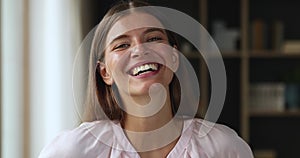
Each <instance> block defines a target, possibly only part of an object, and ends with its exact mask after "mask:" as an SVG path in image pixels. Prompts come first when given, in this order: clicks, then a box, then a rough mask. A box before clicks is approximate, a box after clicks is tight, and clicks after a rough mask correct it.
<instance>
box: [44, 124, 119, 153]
mask: <svg viewBox="0 0 300 158" xmlns="http://www.w3.org/2000/svg"><path fill="white" fill-rule="evenodd" d="M99 127H100V128H99ZM112 135H113V132H112V127H111V123H110V121H95V122H90V123H82V124H81V125H80V126H79V127H77V128H75V129H73V130H70V131H64V132H62V133H60V134H59V135H58V136H56V138H55V139H53V140H52V142H51V143H50V144H48V145H47V146H46V147H45V148H44V149H43V150H42V151H41V153H40V156H39V158H45V157H47V158H50V157H98V156H99V155H101V154H106V155H108V153H106V152H108V151H109V149H110V147H109V145H106V144H105V143H103V142H104V141H106V139H108V138H111V137H112ZM95 149H98V150H95ZM99 151H101V153H100V152H99Z"/></svg>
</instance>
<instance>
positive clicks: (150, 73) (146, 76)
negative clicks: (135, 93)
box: [133, 69, 160, 79]
mask: <svg viewBox="0 0 300 158" xmlns="http://www.w3.org/2000/svg"><path fill="white" fill-rule="evenodd" d="M159 70H160V69H158V70H156V71H151V72H148V73H145V74H141V75H138V76H133V77H134V78H138V79H142V78H148V77H152V76H154V75H156V74H157V73H158V72H159Z"/></svg>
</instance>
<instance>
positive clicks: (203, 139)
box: [191, 119, 253, 158]
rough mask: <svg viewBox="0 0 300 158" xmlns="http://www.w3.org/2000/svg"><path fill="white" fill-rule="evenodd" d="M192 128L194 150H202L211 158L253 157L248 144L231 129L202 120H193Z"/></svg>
mask: <svg viewBox="0 0 300 158" xmlns="http://www.w3.org/2000/svg"><path fill="white" fill-rule="evenodd" d="M191 126H192V128H191V130H193V131H192V137H191V139H192V140H191V142H193V146H194V148H195V147H196V148H201V149H202V150H203V151H204V152H206V155H208V156H209V157H226V158H227V157H230V158H236V157H243V158H248V157H249V158H252V157H253V155H252V151H251V149H250V147H249V146H248V144H247V143H246V142H245V141H244V140H243V139H242V138H241V137H239V136H238V134H237V133H236V132H235V131H234V130H232V129H231V128H229V127H227V126H225V125H221V124H217V123H211V122H208V121H204V120H202V119H193V121H192V124H191Z"/></svg>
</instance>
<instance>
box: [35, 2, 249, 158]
mask: <svg viewBox="0 0 300 158" xmlns="http://www.w3.org/2000/svg"><path fill="white" fill-rule="evenodd" d="M143 6H148V5H147V4H145V3H141V2H130V3H127V2H120V3H119V4H117V5H115V6H114V7H112V8H111V9H110V10H109V11H108V13H107V14H106V16H105V17H104V18H103V20H102V21H101V22H100V24H99V25H98V26H97V29H96V32H95V34H94V39H93V42H92V48H91V55H90V67H89V73H90V74H89V83H88V96H87V102H86V104H85V115H84V118H83V123H82V124H81V125H80V126H79V127H78V128H76V129H74V130H72V131H68V132H64V133H62V134H61V135H59V136H58V137H57V138H56V139H55V140H53V142H52V143H51V144H49V145H48V146H47V147H46V148H44V149H43V151H42V152H41V154H40V157H41V158H42V157H97V158H98V157H99V158H102V157H141V158H148V157H155V158H156V157H162V158H163V157H170V158H173V157H184V158H187V157H208V158H210V157H218V158H220V157H226V158H227V157H229V158H238V157H243V158H248V157H249V158H250V157H253V156H252V152H251V149H250V148H249V146H248V145H247V144H246V143H245V142H244V141H243V140H242V139H241V138H240V137H239V136H238V135H237V134H236V133H235V132H234V131H233V130H231V129H229V128H228V127H226V126H223V125H219V124H212V123H209V122H208V121H203V120H201V119H195V118H189V117H186V116H185V115H184V114H183V113H181V114H180V115H177V113H178V106H179V105H180V102H182V101H183V100H184V104H186V108H188V106H189V105H190V104H195V102H196V101H195V99H193V88H191V87H190V88H188V89H189V90H190V92H183V91H180V89H181V88H182V86H183V85H182V84H180V83H179V80H178V76H177V77H176V75H175V72H178V71H180V72H183V73H184V72H187V71H184V68H183V67H184V66H183V63H182V60H181V57H180V54H179V52H178V44H177V42H176V40H175V35H174V33H172V32H170V31H168V30H166V29H164V28H165V25H167V24H166V23H165V21H164V20H163V19H162V18H161V17H159V16H157V14H156V13H154V12H153V10H147V9H145V10H136V8H140V7H143ZM180 75H188V73H186V74H180ZM186 97H188V98H189V99H184V98H186ZM210 128H211V130H209V129H210ZM201 129H204V130H201ZM205 129H208V130H209V132H207V133H205V132H203V131H208V130H205ZM204 133H205V134H204Z"/></svg>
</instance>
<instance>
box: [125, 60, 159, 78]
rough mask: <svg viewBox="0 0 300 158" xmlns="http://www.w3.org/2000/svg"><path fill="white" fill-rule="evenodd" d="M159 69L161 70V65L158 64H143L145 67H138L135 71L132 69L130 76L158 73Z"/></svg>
mask: <svg viewBox="0 0 300 158" xmlns="http://www.w3.org/2000/svg"><path fill="white" fill-rule="evenodd" d="M159 68H160V65H159V64H157V63H147V64H143V65H140V66H137V67H134V68H133V69H131V71H130V75H132V76H139V75H143V74H147V73H151V72H155V71H158V70H159Z"/></svg>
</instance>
